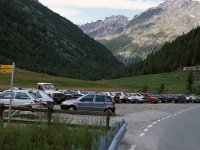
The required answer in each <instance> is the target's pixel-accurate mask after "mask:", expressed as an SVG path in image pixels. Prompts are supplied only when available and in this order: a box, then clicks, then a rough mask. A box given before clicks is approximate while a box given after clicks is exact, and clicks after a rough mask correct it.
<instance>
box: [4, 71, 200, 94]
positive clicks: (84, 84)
mask: <svg viewBox="0 0 200 150" xmlns="http://www.w3.org/2000/svg"><path fill="white" fill-rule="evenodd" d="M188 74H189V72H187V71H176V72H171V73H162V74H150V75H142V76H133V77H125V78H120V79H114V80H98V81H84V80H76V79H70V78H64V77H56V76H50V75H46V74H40V73H35V72H31V71H26V70H22V69H16V71H15V75H14V86H15V87H25V88H36V84H37V82H51V83H54V85H55V86H56V87H57V88H58V89H84V90H94V91H125V92H139V91H141V90H142V89H143V88H144V86H145V85H146V86H147V87H148V92H154V93H156V92H157V88H158V87H160V85H161V84H164V85H165V93H187V90H186V83H187V82H186V80H187V78H188ZM193 76H194V87H195V89H199V86H200V81H199V80H200V73H199V72H194V73H193ZM10 79H11V74H0V88H3V89H8V88H9V87H10Z"/></svg>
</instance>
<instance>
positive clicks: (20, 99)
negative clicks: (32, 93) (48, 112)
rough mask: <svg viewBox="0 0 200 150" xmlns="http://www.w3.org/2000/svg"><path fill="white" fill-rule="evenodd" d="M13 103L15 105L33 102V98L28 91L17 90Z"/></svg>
mask: <svg viewBox="0 0 200 150" xmlns="http://www.w3.org/2000/svg"><path fill="white" fill-rule="evenodd" d="M12 104H13V105H25V104H31V98H30V97H29V95H28V94H27V93H26V92H16V93H15V98H14V99H13V102H12Z"/></svg>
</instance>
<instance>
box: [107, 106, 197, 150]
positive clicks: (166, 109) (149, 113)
mask: <svg viewBox="0 0 200 150" xmlns="http://www.w3.org/2000/svg"><path fill="white" fill-rule="evenodd" d="M116 108H117V110H116V114H117V116H116V117H112V118H111V122H112V123H114V122H115V121H119V120H121V119H125V120H126V122H128V126H127V133H126V134H125V136H124V138H123V140H122V142H121V144H120V145H119V148H118V150H169V149H170V150H179V149H180V150H186V149H187V150H188V149H190V150H193V149H195V150H196V149H198V148H199V147H200V144H199V142H198V141H200V136H199V135H200V128H199V125H200V119H199V116H200V105H199V104H173V103H169V104H117V105H116ZM181 146H183V147H181ZM197 146H198V147H197Z"/></svg>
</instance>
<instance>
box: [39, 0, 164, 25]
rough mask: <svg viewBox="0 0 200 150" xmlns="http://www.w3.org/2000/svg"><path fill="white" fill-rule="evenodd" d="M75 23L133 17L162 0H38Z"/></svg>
mask: <svg viewBox="0 0 200 150" xmlns="http://www.w3.org/2000/svg"><path fill="white" fill-rule="evenodd" d="M39 1H40V2H41V3H42V4H43V5H45V6H47V7H48V8H49V9H51V10H53V11H54V12H57V13H59V14H60V15H61V16H64V17H65V18H67V19H69V20H70V21H72V22H73V23H75V24H77V25H81V24H85V23H90V22H92V21H93V22H94V21H97V20H103V19H104V18H105V17H109V16H112V15H125V16H127V17H130V18H133V17H134V16H135V15H136V14H139V13H141V12H142V11H144V10H146V9H148V8H150V7H155V6H157V5H159V4H160V3H161V2H163V1H164V0H39Z"/></svg>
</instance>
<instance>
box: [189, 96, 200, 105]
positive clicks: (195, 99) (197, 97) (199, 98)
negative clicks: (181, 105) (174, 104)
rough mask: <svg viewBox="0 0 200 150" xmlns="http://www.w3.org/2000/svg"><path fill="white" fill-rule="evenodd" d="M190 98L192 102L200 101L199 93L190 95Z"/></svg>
mask: <svg viewBox="0 0 200 150" xmlns="http://www.w3.org/2000/svg"><path fill="white" fill-rule="evenodd" d="M188 98H189V101H190V102H191V103H199V102H200V97H199V96H197V95H194V94H192V95H189V96H188Z"/></svg>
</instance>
